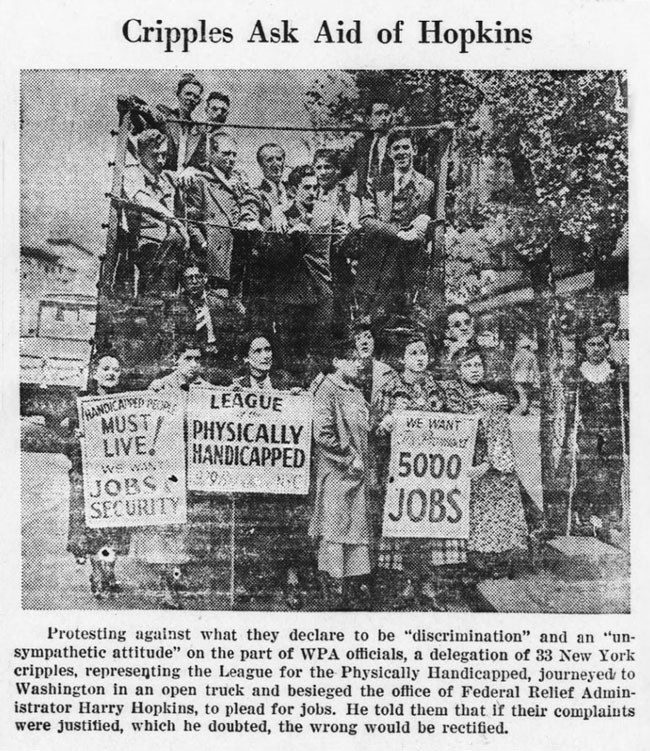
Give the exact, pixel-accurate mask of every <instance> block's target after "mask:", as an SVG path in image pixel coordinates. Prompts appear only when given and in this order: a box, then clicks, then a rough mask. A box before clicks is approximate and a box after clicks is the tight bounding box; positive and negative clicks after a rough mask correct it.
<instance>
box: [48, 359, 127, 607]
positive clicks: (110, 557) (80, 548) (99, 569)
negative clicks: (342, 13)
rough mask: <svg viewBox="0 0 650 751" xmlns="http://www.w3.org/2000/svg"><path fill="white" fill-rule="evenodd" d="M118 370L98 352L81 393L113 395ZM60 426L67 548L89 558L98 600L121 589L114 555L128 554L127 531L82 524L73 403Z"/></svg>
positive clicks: (115, 363)
mask: <svg viewBox="0 0 650 751" xmlns="http://www.w3.org/2000/svg"><path fill="white" fill-rule="evenodd" d="M121 372H122V369H121V365H120V361H119V360H118V358H117V357H116V356H115V355H114V354H112V353H104V354H98V355H97V356H96V357H95V358H94V360H93V362H92V363H91V368H90V374H91V380H90V384H89V389H88V391H87V392H85V393H82V394H81V396H108V395H109V394H114V393H115V392H116V391H117V388H118V386H119V382H120V375H121ZM61 426H62V427H63V428H64V429H66V430H67V431H68V440H67V441H66V443H67V447H68V450H67V453H68V458H69V459H70V463H71V467H70V473H69V475H70V513H69V525H68V546H67V549H68V551H69V552H71V553H72V554H73V555H74V557H75V559H76V561H77V563H79V564H80V565H83V564H84V563H85V562H86V560H87V559H90V566H91V572H90V590H91V592H92V593H93V594H94V595H95V597H96V598H97V599H98V600H102V599H105V598H106V597H108V596H109V595H119V594H120V593H121V592H122V585H121V583H120V582H119V581H118V580H117V579H116V577H115V562H116V559H117V556H118V555H124V554H126V553H128V550H129V539H130V534H129V531H128V530H127V529H125V528H123V527H109V528H104V529H92V528H90V527H88V526H87V525H86V517H85V507H84V488H83V468H82V458H81V457H82V441H83V435H82V433H81V431H80V430H79V419H78V416H77V410H76V406H75V407H74V408H73V409H72V410H71V412H70V414H69V415H68V417H66V418H65V419H64V420H63V422H62V423H61Z"/></svg>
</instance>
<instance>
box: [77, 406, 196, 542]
mask: <svg viewBox="0 0 650 751" xmlns="http://www.w3.org/2000/svg"><path fill="white" fill-rule="evenodd" d="M77 407H78V411H79V424H80V426H81V430H82V433H83V438H82V461H83V481H84V500H85V515H86V524H87V525H88V526H89V527H92V528H103V527H136V526H137V527H139V526H151V525H159V524H179V523H182V522H184V521H185V520H186V489H185V462H184V450H185V446H184V437H183V408H182V406H181V405H179V403H178V402H177V401H176V400H175V399H170V398H167V397H164V398H162V397H159V396H157V395H155V394H150V393H148V392H144V391H134V392H130V393H124V394H116V395H113V396H88V397H82V398H80V399H79V400H78V404H77Z"/></svg>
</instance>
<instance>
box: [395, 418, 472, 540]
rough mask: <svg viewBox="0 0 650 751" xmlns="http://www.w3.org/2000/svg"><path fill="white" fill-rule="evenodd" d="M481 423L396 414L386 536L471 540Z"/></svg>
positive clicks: (465, 419)
mask: <svg viewBox="0 0 650 751" xmlns="http://www.w3.org/2000/svg"><path fill="white" fill-rule="evenodd" d="M477 424H478V418H477V417H476V416H475V415H460V414H451V413H445V412H397V413H396V414H395V426H394V428H393V432H392V436H391V455H390V470H389V479H388V486H387V490H386V503H385V505H384V524H383V534H384V536H385V537H435V538H460V539H466V538H467V537H468V536H469V495H470V479H469V477H468V475H467V471H468V469H469V468H470V467H471V466H472V461H473V458H474V443H475V442H476V428H477Z"/></svg>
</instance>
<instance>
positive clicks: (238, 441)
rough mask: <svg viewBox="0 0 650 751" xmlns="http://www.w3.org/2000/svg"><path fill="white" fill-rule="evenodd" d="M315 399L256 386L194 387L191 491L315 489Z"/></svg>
mask: <svg viewBox="0 0 650 751" xmlns="http://www.w3.org/2000/svg"><path fill="white" fill-rule="evenodd" d="M311 429H312V400H311V396H310V395H308V394H297V395H295V394H290V393H289V392H286V391H271V390H269V391H260V390H252V389H239V390H235V389H232V388H205V387H194V388H192V389H190V398H189V404H188V410H187V431H188V435H187V467H188V470H187V471H188V477H187V483H188V487H189V488H190V490H213V491H216V492H224V493H225V492H232V493H288V494H292V495H294V494H295V495H305V494H307V493H308V492H309V468H310V451H311Z"/></svg>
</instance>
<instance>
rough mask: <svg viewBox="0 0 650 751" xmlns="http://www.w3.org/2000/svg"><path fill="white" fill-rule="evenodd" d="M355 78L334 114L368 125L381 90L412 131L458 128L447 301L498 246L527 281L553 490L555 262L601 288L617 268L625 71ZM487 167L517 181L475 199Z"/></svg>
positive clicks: (624, 194)
mask: <svg viewBox="0 0 650 751" xmlns="http://www.w3.org/2000/svg"><path fill="white" fill-rule="evenodd" d="M352 76H353V79H354V81H355V83H356V89H354V88H352V87H350V88H347V89H345V90H344V91H343V92H341V94H340V96H338V97H337V98H335V99H334V100H332V101H331V102H328V103H327V108H328V110H329V112H330V114H331V116H332V117H333V118H338V119H340V120H343V121H344V122H348V123H350V124H352V123H358V122H360V121H361V120H362V115H363V102H364V100H367V98H368V96H369V95H370V94H371V92H375V91H382V92H385V95H386V96H387V97H390V98H392V101H393V102H394V103H395V104H396V106H397V114H398V118H399V120H400V121H401V122H402V123H404V124H407V125H408V124H420V123H431V122H439V121H441V120H451V121H453V122H454V123H455V126H456V130H455V143H454V161H455V165H454V166H455V169H454V170H453V171H452V179H451V180H450V184H449V195H448V201H447V203H448V213H447V215H448V219H449V221H450V222H451V223H452V224H453V231H450V232H448V237H449V239H450V240H452V242H448V244H447V253H448V261H447V262H448V267H449V268H450V269H451V270H452V274H451V275H448V278H447V282H448V290H447V292H448V294H449V292H453V293H456V294H460V293H461V292H462V294H463V295H467V294H472V292H474V293H476V292H478V291H479V290H480V286H481V269H483V268H485V265H486V261H485V256H486V254H488V255H489V253H490V252H491V251H493V250H498V249H499V248H500V247H505V246H507V247H508V248H509V249H511V250H512V256H513V257H514V258H515V259H516V260H517V261H518V262H519V263H520V264H522V268H525V269H526V270H527V272H528V273H529V275H530V280H531V284H532V286H533V290H534V294H535V297H536V304H535V311H536V317H537V330H538V336H539V344H540V359H541V365H542V368H541V370H542V414H543V415H544V420H543V424H542V435H541V440H542V454H543V456H542V461H543V465H542V471H543V484H544V487H545V488H547V489H548V488H553V487H554V486H555V480H556V478H555V461H554V458H556V457H557V449H558V440H557V434H558V425H559V424H560V423H561V422H562V418H563V410H564V406H563V398H562V394H563V390H562V382H563V375H564V374H563V364H562V363H563V357H562V339H561V335H560V333H561V325H560V324H561V321H560V316H561V310H560V309H559V303H558V300H557V297H556V294H555V281H556V280H555V269H554V258H555V257H557V256H558V254H559V252H560V250H563V249H566V248H569V250H570V251H571V254H572V255H573V257H574V261H575V262H576V263H577V264H578V265H580V266H581V268H592V269H594V270H595V280H596V287H597V288H599V289H602V288H604V287H606V286H607V273H608V269H609V260H610V259H611V257H612V253H613V251H614V249H615V247H616V243H617V241H618V239H619V237H620V235H621V233H622V231H623V229H624V227H625V226H626V223H627V201H628V190H627V112H626V82H625V78H624V75H623V74H622V73H621V72H618V71H548V70H544V71H463V72H456V71H356V72H352ZM485 160H492V161H493V162H495V161H506V162H507V164H508V165H509V168H510V172H511V176H512V179H511V180H510V181H509V182H503V183H500V184H499V185H498V186H496V187H495V186H488V187H487V189H485V190H483V188H484V187H485V186H481V190H479V191H477V190H476V189H475V187H474V186H472V181H471V176H470V173H471V170H472V168H473V166H476V165H478V166H479V167H480V165H481V163H482V161H485ZM504 223H505V227H506V229H505V232H504V231H503V227H504ZM495 233H496V235H498V237H496V239H495ZM468 250H469V252H468ZM450 255H451V258H450ZM450 283H451V285H453V289H450V286H449V285H450ZM600 297H601V299H602V297H603V296H602V295H601V296H600ZM591 313H592V314H597V311H591Z"/></svg>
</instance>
